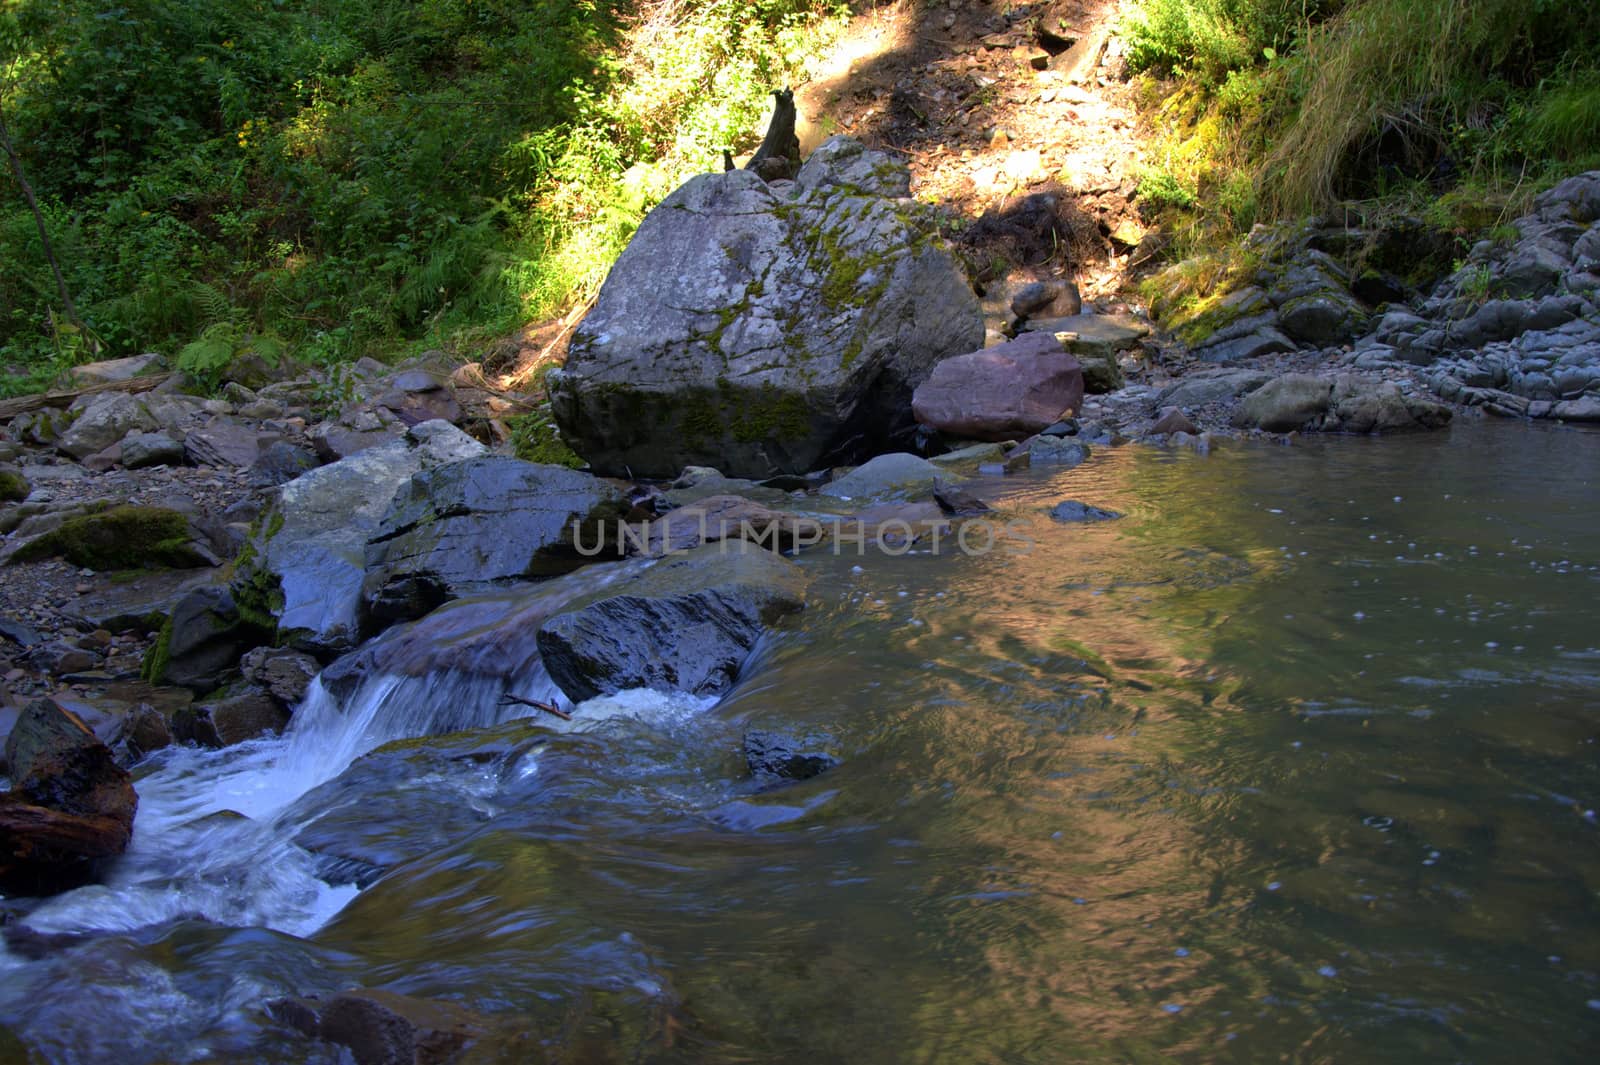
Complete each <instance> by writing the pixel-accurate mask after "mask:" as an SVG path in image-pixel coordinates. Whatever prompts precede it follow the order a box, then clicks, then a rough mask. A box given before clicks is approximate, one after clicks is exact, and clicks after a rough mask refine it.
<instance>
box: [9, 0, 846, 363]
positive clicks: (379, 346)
mask: <svg viewBox="0 0 1600 1065" xmlns="http://www.w3.org/2000/svg"><path fill="white" fill-rule="evenodd" d="M838 10H839V5H838V4H837V3H834V2H832V0H633V2H630V0H545V2H541V3H534V4H530V3H525V2H523V0H237V2H233V3H228V4H218V3H215V2H214V0H6V2H4V3H0V108H3V109H4V114H5V116H6V119H7V122H8V126H9V127H10V129H11V131H12V135H13V138H14V139H15V141H16V142H17V146H18V149H19V151H20V152H21V154H22V156H23V160H24V164H25V166H26V168H27V171H28V173H29V175H30V177H31V180H32V183H33V185H34V186H35V188H36V190H37V191H38V193H39V197H40V200H41V202H42V206H43V208H44V211H45V213H46V216H47V223H48V228H49V231H50V234H51V239H52V242H53V243H54V244H55V246H56V251H57V254H58V256H59V257H60V259H61V261H62V265H63V268H64V270H65V273H66V280H67V284H68V286H69V289H70V291H71V292H72V293H73V294H74V296H75V299H76V301H77V303H78V305H79V310H80V312H81V315H82V317H83V318H84V319H85V321H86V323H87V325H88V327H89V330H90V333H91V336H92V337H93V338H95V339H97V340H98V342H99V343H100V344H101V345H103V349H104V351H103V354H107V355H119V354H128V353H134V352H137V351H141V350H149V349H152V348H154V349H162V348H165V349H167V350H176V349H179V348H184V349H185V351H186V352H187V361H188V362H190V363H191V364H194V365H200V364H204V365H206V366H211V365H213V364H214V363H216V362H217V361H218V360H220V359H221V351H222V341H223V337H222V336H221V334H222V333H223V332H225V330H223V329H222V328H220V327H219V325H218V319H217V316H216V315H214V314H212V313H210V310H211V309H209V308H208V307H207V306H205V305H204V302H203V301H202V300H201V299H200V298H199V296H198V294H199V293H201V292H202V291H204V289H202V288H201V287H199V286H201V285H203V286H205V289H209V290H211V291H215V292H217V293H220V294H222V296H223V297H224V298H225V301H226V303H227V306H228V307H229V308H230V313H229V314H228V315H227V319H228V321H229V322H231V323H232V326H233V328H234V330H235V336H236V337H246V336H255V337H259V336H265V335H276V336H281V337H282V338H283V339H284V340H285V341H286V342H287V343H288V344H289V345H290V347H291V348H292V349H293V350H294V351H295V353H296V354H297V355H298V356H300V357H303V358H310V359H315V360H317V361H320V362H338V361H341V360H346V359H350V358H354V357H357V356H360V355H362V354H379V353H382V354H387V353H392V352H393V351H395V350H396V348H397V347H398V346H400V345H401V344H403V342H404V341H406V340H415V341H416V342H418V343H423V342H426V343H428V344H430V345H431V346H437V345H439V344H441V343H445V342H447V341H448V339H449V338H450V337H451V336H452V335H455V334H457V333H466V334H468V335H471V336H482V335H486V334H492V333H494V332H496V331H508V330H509V329H510V328H511V327H512V326H514V325H515V324H516V323H517V322H518V321H520V320H521V319H522V318H523V317H524V316H525V315H528V314H532V313H541V312H544V311H549V310H552V309H556V308H559V307H561V306H562V305H563V304H565V303H567V302H568V301H570V300H572V299H573V298H575V296H580V295H581V294H583V293H584V292H585V291H587V290H588V289H590V288H592V287H593V286H594V285H595V284H597V283H598V280H599V278H600V277H602V276H603V274H604V271H605V269H606V268H607V267H609V265H610V262H611V261H612V259H614V257H615V255H616V253H617V252H618V251H619V250H620V248H621V246H622V244H623V243H625V242H626V239H627V237H628V236H629V235H630V234H631V233H632V230H633V227H634V226H636V225H637V223H638V220H639V218H640V216H641V215H642V213H643V211H644V210H645V209H646V208H647V207H648V206H650V205H651V204H653V203H654V202H655V201H656V200H658V199H659V198H660V196H661V195H663V194H664V192H665V191H666V189H667V187H669V186H670V185H671V184H672V183H673V182H675V181H677V180H679V179H680V178H681V177H682V176H684V175H685V174H686V173H689V172H692V171H693V170H694V169H705V168H708V167H709V165H710V164H711V162H712V161H714V160H715V159H716V152H717V150H718V149H719V148H721V147H723V146H724V145H726V144H728V143H730V142H732V141H733V140H735V139H736V137H737V136H738V133H739V131H740V130H742V129H744V128H746V127H747V126H748V125H749V124H750V123H751V122H752V121H753V120H754V118H755V116H756V114H757V113H758V111H759V108H760V105H761V104H762V102H763V99H764V93H765V92H766V90H767V89H770V88H772V87H774V86H777V85H780V84H783V83H784V82H785V81H786V80H787V79H788V78H789V77H791V76H792V75H793V74H794V72H795V71H796V70H797V64H798V62H800V60H801V59H802V58H803V53H804V52H805V42H806V41H807V40H808V39H809V38H808V37H807V33H808V32H809V29H810V28H811V27H813V26H815V25H817V24H818V20H819V18H820V17H821V16H823V15H826V14H830V13H836V12H837V11H838ZM625 34H626V35H628V39H629V40H630V41H631V43H630V44H628V45H626V46H624V45H623V43H622V42H623V41H624V35H625ZM0 262H4V263H5V269H4V270H0V359H3V360H4V361H5V362H8V363H11V364H13V365H24V366H36V367H37V366H47V365H49V366H55V365H60V364H63V363H67V362H70V361H72V360H74V359H77V358H80V357H87V348H86V347H84V346H82V345H80V347H79V349H76V350H71V351H68V350H66V348H65V347H64V346H63V345H62V344H61V343H60V333H59V330H58V329H57V327H56V324H55V322H54V320H53V319H52V315H51V308H52V306H53V304H54V302H55V292H54V284H53V281H52V280H51V278H50V275H49V272H48V267H47V265H46V263H45V260H44V256H43V251H42V248H41V247H40V243H39V239H38V235H37V233H36V231H35V229H34V226H33V220H32V215H31V213H30V212H29V211H28V210H27V208H26V207H25V206H24V205H23V203H22V200H21V197H20V195H18V194H17V191H16V189H15V187H14V184H13V183H12V182H10V181H9V179H7V178H0ZM186 345H188V347H185V346H186ZM194 345H199V346H198V347H195V346H194Z"/></svg>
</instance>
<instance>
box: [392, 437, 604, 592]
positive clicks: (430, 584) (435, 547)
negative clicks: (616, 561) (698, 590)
mask: <svg viewBox="0 0 1600 1065" xmlns="http://www.w3.org/2000/svg"><path fill="white" fill-rule="evenodd" d="M623 512H624V505H623V497H622V492H621V491H620V490H619V489H618V488H617V486H616V485H614V484H611V483H610V482H607V481H602V480H600V479H599V478H597V477H594V476H591V475H590V474H587V473H579V472H578V471H576V470H569V469H566V468H564V467H561V466H541V465H537V464H535V463H532V462H522V461H521V460H519V459H514V458H505V457H500V456H482V457H479V458H473V459H467V460H466V461H465V462H457V463H453V464H451V465H448V466H439V467H435V468H433V469H425V470H421V471H419V472H417V473H416V474H414V475H413V476H412V477H411V479H410V481H409V482H407V483H406V484H405V485H403V486H402V487H401V488H400V490H399V491H398V492H396V493H395V495H394V499H393V501H392V502H391V503H390V505H389V511H388V513H387V514H385V515H384V517H383V520H382V522H380V523H379V526H378V528H377V530H376V531H375V532H374V533H373V534H372V538H371V540H370V541H368V543H367V547H366V579H365V587H366V596H367V603H368V607H369V609H370V610H371V612H372V615H373V616H374V617H376V618H379V619H382V620H406V619H410V618H417V617H421V616H422V615H423V614H426V613H427V612H428V611H430V610H432V609H433V608H434V607H436V606H438V605H439V604H441V603H443V602H445V601H447V600H450V599H455V598H458V597H460V596H462V595H467V594H471V593H474V592H480V591H485V590H487V589H489V588H491V587H494V586H495V585H499V584H506V583H510V582H513V581H519V580H526V579H528V578H529V577H534V576H541V575H549V574H550V573H552V572H559V571H560V570H564V569H570V568H571V567H572V564H573V560H574V559H575V558H576V557H577V551H576V549H577V548H582V549H583V550H586V551H587V550H590V549H592V548H593V547H595V546H596V545H599V544H602V543H604V542H605V541H606V539H607V538H608V536H610V535H611V533H612V526H613V523H614V522H615V521H616V520H619V519H621V517H622V516H623ZM575 529H576V530H577V542H576V543H575V541H574V530H575Z"/></svg>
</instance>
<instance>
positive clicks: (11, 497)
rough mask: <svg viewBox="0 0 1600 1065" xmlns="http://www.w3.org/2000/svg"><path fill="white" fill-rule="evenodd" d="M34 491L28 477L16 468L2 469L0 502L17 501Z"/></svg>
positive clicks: (0, 472) (0, 473)
mask: <svg viewBox="0 0 1600 1065" xmlns="http://www.w3.org/2000/svg"><path fill="white" fill-rule="evenodd" d="M31 491H33V489H32V487H31V486H30V485H29V484H28V480H27V478H26V477H24V476H22V474H20V473H18V472H17V471H16V470H0V503H16V502H20V501H22V500H24V499H27V498H28V493H29V492H31Z"/></svg>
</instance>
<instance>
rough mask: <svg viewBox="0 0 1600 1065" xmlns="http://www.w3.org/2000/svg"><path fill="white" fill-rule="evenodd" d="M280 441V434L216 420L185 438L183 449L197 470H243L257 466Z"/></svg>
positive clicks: (221, 419)
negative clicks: (271, 447) (204, 468)
mask: <svg viewBox="0 0 1600 1065" xmlns="http://www.w3.org/2000/svg"><path fill="white" fill-rule="evenodd" d="M280 438H281V437H280V435H279V434H278V433H270V432H262V431H260V430H258V429H252V428H250V427H249V426H247V425H242V424H240V423H239V422H236V421H233V420H231V419H229V418H212V419H211V421H209V422H207V423H206V425H205V426H204V427H203V428H200V429H196V430H195V431H194V432H192V433H190V434H189V435H188V436H186V437H185V438H184V441H183V449H184V453H185V454H186V455H187V456H188V458H189V461H190V462H192V463H194V464H195V465H196V466H215V467H217V468H219V469H241V470H242V469H249V468H250V467H251V466H253V465H254V464H255V461H256V459H258V458H260V457H261V452H262V450H263V449H264V448H266V447H267V446H268V445H270V444H273V443H276V442H277V441H278V440H279V439H280Z"/></svg>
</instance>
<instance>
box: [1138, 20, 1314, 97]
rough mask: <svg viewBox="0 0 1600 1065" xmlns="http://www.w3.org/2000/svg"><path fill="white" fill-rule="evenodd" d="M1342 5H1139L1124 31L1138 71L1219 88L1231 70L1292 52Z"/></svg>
mask: <svg viewBox="0 0 1600 1065" xmlns="http://www.w3.org/2000/svg"><path fill="white" fill-rule="evenodd" d="M1342 6H1343V0H1141V2H1140V3H1138V4H1137V5H1135V7H1134V9H1133V12H1132V13H1131V14H1130V16H1129V17H1128V19H1127V21H1126V25H1125V26H1124V27H1123V32H1124V33H1126V34H1127V35H1128V65H1129V67H1130V68H1131V69H1132V70H1134V71H1142V70H1154V71H1159V72H1162V73H1167V74H1172V73H1180V72H1181V73H1188V74H1191V75H1193V76H1194V77H1196V78H1198V79H1199V80H1201V81H1202V82H1203V83H1205V84H1207V85H1220V84H1222V82H1223V81H1224V79H1225V78H1226V77H1227V75H1228V74H1229V72H1230V71H1236V70H1241V69H1244V68H1247V67H1250V66H1253V65H1255V64H1256V63H1258V62H1260V61H1261V60H1262V59H1264V58H1271V57H1274V56H1275V55H1276V54H1277V53H1278V52H1279V51H1282V50H1284V49H1285V48H1287V47H1289V46H1290V45H1291V43H1292V41H1293V40H1294V37H1295V35H1296V34H1297V33H1299V32H1301V31H1303V30H1304V28H1305V27H1306V26H1307V25H1309V24H1310V23H1311V22H1312V21H1314V20H1317V19H1320V18H1323V17H1326V16H1327V15H1329V14H1331V13H1333V12H1334V11H1335V10H1337V9H1338V8H1340V7H1342Z"/></svg>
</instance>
